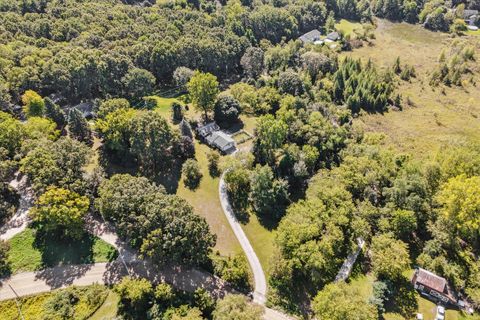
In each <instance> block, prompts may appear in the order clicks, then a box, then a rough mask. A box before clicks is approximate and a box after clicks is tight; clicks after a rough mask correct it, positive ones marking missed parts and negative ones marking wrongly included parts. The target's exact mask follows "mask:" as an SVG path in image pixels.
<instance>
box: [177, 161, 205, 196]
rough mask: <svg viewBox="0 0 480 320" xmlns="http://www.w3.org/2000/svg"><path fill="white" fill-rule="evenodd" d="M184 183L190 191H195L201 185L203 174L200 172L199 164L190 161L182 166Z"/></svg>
mask: <svg viewBox="0 0 480 320" xmlns="http://www.w3.org/2000/svg"><path fill="white" fill-rule="evenodd" d="M182 174H183V183H184V184H185V186H186V187H187V188H189V189H195V188H197V187H198V185H199V184H200V180H201V179H202V176H203V174H202V173H201V172H200V167H199V165H198V162H197V161H196V160H194V159H188V160H187V161H185V163H184V164H183V166H182Z"/></svg>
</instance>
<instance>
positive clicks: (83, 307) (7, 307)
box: [0, 285, 109, 320]
mask: <svg viewBox="0 0 480 320" xmlns="http://www.w3.org/2000/svg"><path fill="white" fill-rule="evenodd" d="M69 289H70V290H72V289H73V290H74V291H75V293H76V294H77V296H78V298H79V300H78V302H77V303H76V304H75V306H74V310H75V313H74V317H73V318H72V320H85V319H88V318H89V317H90V315H92V314H93V313H94V312H95V311H96V310H97V309H98V308H99V307H100V306H101V305H102V304H103V302H104V301H105V299H106V297H107V295H108V293H109V290H108V289H107V288H106V287H104V286H101V285H92V286H87V287H73V288H69ZM63 290H68V289H60V290H55V291H52V292H48V293H42V294H38V295H35V296H29V297H24V298H21V299H20V302H21V306H22V314H23V317H24V318H25V319H42V318H43V317H44V315H45V313H46V309H45V304H46V303H47V302H48V300H49V299H51V298H52V297H53V296H54V295H55V294H56V293H57V292H59V291H63ZM0 310H1V319H2V320H18V319H19V317H18V308H17V305H16V303H15V300H6V301H2V302H0Z"/></svg>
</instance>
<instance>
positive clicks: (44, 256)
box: [8, 228, 118, 273]
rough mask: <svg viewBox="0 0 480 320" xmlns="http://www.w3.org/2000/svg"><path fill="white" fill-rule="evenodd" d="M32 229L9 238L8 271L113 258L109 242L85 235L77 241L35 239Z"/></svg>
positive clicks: (105, 260)
mask: <svg viewBox="0 0 480 320" xmlns="http://www.w3.org/2000/svg"><path fill="white" fill-rule="evenodd" d="M35 235H36V231H35V230H34V229H29V228H27V229H26V230H25V231H23V232H21V233H19V234H17V235H16V236H14V237H13V238H12V239H10V240H9V243H10V250H9V256H8V261H9V263H10V266H11V272H12V273H18V272H27V271H35V270H40V269H43V268H48V267H54V266H58V265H71V264H87V263H96V262H108V261H112V260H114V259H115V258H116V257H117V254H118V253H117V251H116V249H115V248H114V247H112V246H111V245H110V244H108V243H106V242H105V241H103V240H101V239H100V238H98V237H94V236H92V235H89V234H85V235H84V237H83V238H82V239H80V240H75V241H65V240H58V241H56V240H55V239H53V238H46V239H45V240H43V241H39V240H38V239H36V236H35Z"/></svg>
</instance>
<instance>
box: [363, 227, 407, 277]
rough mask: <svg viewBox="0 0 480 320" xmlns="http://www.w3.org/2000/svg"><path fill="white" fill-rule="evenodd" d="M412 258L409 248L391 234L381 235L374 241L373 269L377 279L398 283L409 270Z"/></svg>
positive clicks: (374, 238)
mask: <svg viewBox="0 0 480 320" xmlns="http://www.w3.org/2000/svg"><path fill="white" fill-rule="evenodd" d="M409 265H410V258H409V256H408V246H407V244H405V243H404V242H403V241H401V240H396V239H394V238H393V236H392V235H390V234H381V235H378V236H375V237H373V239H372V268H373V272H374V273H375V274H376V275H377V277H379V278H381V279H385V280H391V281H396V280H398V279H399V278H400V277H402V273H403V272H404V271H405V270H407V269H408V267H409Z"/></svg>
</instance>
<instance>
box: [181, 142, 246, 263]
mask: <svg viewBox="0 0 480 320" xmlns="http://www.w3.org/2000/svg"><path fill="white" fill-rule="evenodd" d="M209 151H210V148H209V147H208V146H207V145H205V144H200V143H199V142H198V141H195V153H196V159H197V161H198V164H199V166H200V170H201V172H202V174H203V178H202V180H201V181H200V185H199V186H198V188H197V189H195V190H190V189H188V188H187V187H185V185H184V184H183V177H182V178H181V179H180V182H179V184H178V189H177V195H178V196H179V197H181V198H183V199H185V200H187V201H188V202H189V203H190V204H191V205H192V206H193V207H194V208H195V212H196V213H198V214H199V215H201V216H203V217H204V218H205V219H206V220H207V222H208V224H209V225H210V229H211V231H212V232H213V233H215V234H216V235H217V245H216V246H215V249H217V250H219V251H220V253H221V254H222V255H230V254H235V253H239V252H241V248H240V244H239V243H238V241H237V239H236V238H235V235H234V233H233V231H232V229H231V228H230V225H229V224H228V220H227V218H226V217H225V215H224V213H223V210H222V207H221V205H220V199H219V196H218V183H219V178H218V177H212V176H210V173H209V172H208V161H207V153H208V152H209Z"/></svg>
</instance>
